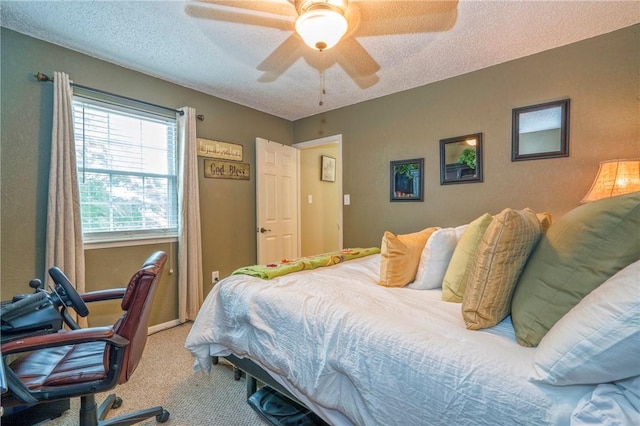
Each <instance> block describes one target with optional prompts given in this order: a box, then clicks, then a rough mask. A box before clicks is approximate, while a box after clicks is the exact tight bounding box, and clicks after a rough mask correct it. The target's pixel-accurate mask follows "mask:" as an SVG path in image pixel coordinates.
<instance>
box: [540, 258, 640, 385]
mask: <svg viewBox="0 0 640 426" xmlns="http://www.w3.org/2000/svg"><path fill="white" fill-rule="evenodd" d="M639 287H640V261H637V262H635V263H632V264H631V265H629V266H627V267H626V268H624V269H622V270H621V271H619V272H618V273H616V274H615V275H614V276H612V277H611V278H609V279H608V280H607V281H606V282H604V283H603V284H601V285H600V286H599V287H597V288H596V289H595V290H593V291H592V292H591V293H589V294H588V295H587V296H585V297H584V298H583V299H582V300H581V301H580V303H578V304H577V305H576V306H574V307H573V309H571V310H570V311H569V312H568V313H567V314H566V315H565V316H564V317H562V318H561V319H560V321H558V322H557V323H556V324H555V325H554V326H553V327H552V328H551V330H549V332H548V333H547V334H546V335H545V336H544V337H543V338H542V340H541V341H540V344H539V345H538V348H537V350H536V352H535V354H534V357H533V370H532V372H531V374H530V376H529V378H530V379H531V380H533V381H539V382H544V383H548V384H551V385H574V384H597V383H607V382H612V381H615V380H621V379H625V378H627V377H632V376H637V375H640V358H639V357H638V349H639V348H640V288H639Z"/></svg>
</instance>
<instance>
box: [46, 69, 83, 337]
mask: <svg viewBox="0 0 640 426" xmlns="http://www.w3.org/2000/svg"><path fill="white" fill-rule="evenodd" d="M53 80H54V81H53V85H54V88H53V131H52V132H51V163H50V166H49V201H48V205H47V240H46V241H47V242H46V249H45V262H46V263H45V268H46V269H45V273H47V271H48V270H49V268H51V267H52V266H57V267H59V268H60V269H62V270H63V271H64V273H65V274H66V275H67V276H68V277H69V280H71V282H72V283H73V284H74V285H75V287H76V289H77V290H78V292H79V293H84V291H85V285H84V284H85V282H84V280H85V271H84V247H83V243H82V223H81V220H80V194H79V190H78V171H77V168H76V151H75V142H74V138H73V110H72V106H71V100H72V95H73V91H72V89H71V83H70V81H69V76H68V75H67V74H65V73H62V72H56V73H55V74H54V78H53ZM47 278H48V275H47ZM83 322H84V321H83ZM79 324H80V325H81V326H86V323H84V324H83V323H79Z"/></svg>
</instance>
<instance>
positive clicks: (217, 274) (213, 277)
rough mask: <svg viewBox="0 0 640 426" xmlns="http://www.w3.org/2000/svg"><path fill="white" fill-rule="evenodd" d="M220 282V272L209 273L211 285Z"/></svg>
mask: <svg viewBox="0 0 640 426" xmlns="http://www.w3.org/2000/svg"><path fill="white" fill-rule="evenodd" d="M218 281H220V272H218V271H213V272H211V284H215V283H217V282H218Z"/></svg>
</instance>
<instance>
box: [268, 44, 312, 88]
mask: <svg viewBox="0 0 640 426" xmlns="http://www.w3.org/2000/svg"><path fill="white" fill-rule="evenodd" d="M304 49H305V46H304V45H303V43H302V41H301V40H300V39H299V38H298V36H297V35H296V34H291V35H290V36H289V37H288V38H287V39H286V40H285V41H283V42H282V43H281V44H280V46H278V47H277V48H276V50H274V51H273V52H271V54H270V55H269V56H267V58H266V59H265V60H264V61H262V62H261V63H260V65H258V68H257V69H258V71H263V72H264V73H263V74H262V76H260V78H259V79H258V81H260V82H263V83H264V82H270V81H275V80H277V79H278V77H280V76H281V75H282V74H283V73H284V72H285V71H287V70H288V69H289V67H291V65H293V64H294V63H295V62H296V61H297V60H298V59H300V58H301V57H302V54H303V51H304Z"/></svg>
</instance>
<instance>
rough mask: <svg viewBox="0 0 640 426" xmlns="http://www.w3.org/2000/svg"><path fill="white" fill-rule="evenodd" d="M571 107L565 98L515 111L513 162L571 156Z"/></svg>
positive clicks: (513, 113) (512, 140) (512, 142)
mask: <svg viewBox="0 0 640 426" xmlns="http://www.w3.org/2000/svg"><path fill="white" fill-rule="evenodd" d="M570 104H571V101H570V100H569V99H561V100H559V101H551V102H545V103H542V104H537V105H529V106H525V107H519V108H514V109H513V110H512V115H513V117H512V121H513V124H512V136H511V161H526V160H540V159H545V158H558V157H568V156H569V114H570V111H569V108H570Z"/></svg>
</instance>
